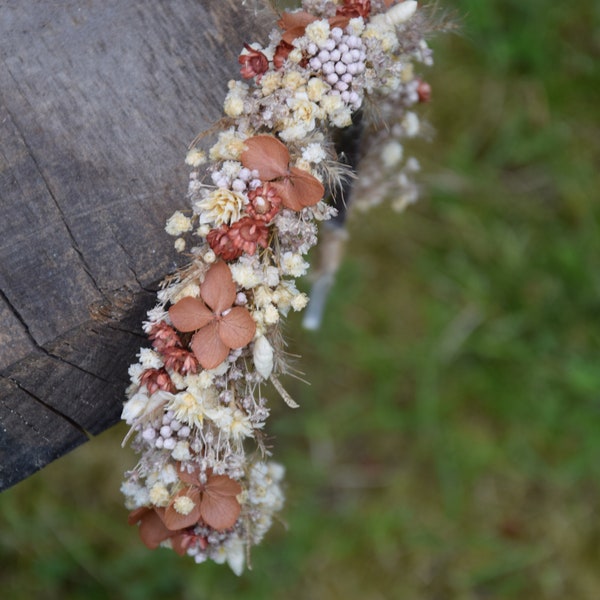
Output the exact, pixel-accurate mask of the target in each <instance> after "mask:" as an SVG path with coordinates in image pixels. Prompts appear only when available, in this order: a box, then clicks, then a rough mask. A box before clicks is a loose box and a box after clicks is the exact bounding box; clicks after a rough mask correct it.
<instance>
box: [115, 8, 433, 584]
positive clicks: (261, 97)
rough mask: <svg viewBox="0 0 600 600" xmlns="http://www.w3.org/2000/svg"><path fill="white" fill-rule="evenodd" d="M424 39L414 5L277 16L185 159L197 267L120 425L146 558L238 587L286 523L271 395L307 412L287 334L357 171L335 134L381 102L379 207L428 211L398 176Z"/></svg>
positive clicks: (424, 90)
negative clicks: (134, 457) (295, 395)
mask: <svg viewBox="0 0 600 600" xmlns="http://www.w3.org/2000/svg"><path fill="white" fill-rule="evenodd" d="M426 25H427V20H426V18H425V17H423V16H422V11H421V10H419V9H418V7H417V2H414V1H412V0H408V1H404V2H395V1H394V0H343V1H342V0H338V1H337V2H336V1H332V0H304V2H303V3H302V9H300V10H297V11H293V12H285V13H283V14H282V15H281V18H280V19H279V21H278V27H276V28H275V29H274V30H273V31H272V32H271V35H270V38H269V39H270V41H269V44H268V45H267V46H265V47H263V46H261V45H259V44H245V45H244V50H243V51H242V53H241V55H240V57H239V63H240V65H241V76H242V78H244V79H246V80H248V82H249V83H244V82H241V81H231V82H230V83H229V92H228V94H227V97H226V99H225V102H224V111H225V114H226V119H225V121H224V122H225V123H226V126H225V127H224V128H223V130H222V131H221V132H220V133H219V134H218V138H217V140H216V142H215V143H214V144H213V145H212V146H211V147H210V149H209V152H208V157H207V156H206V154H205V153H204V152H203V151H201V150H200V149H198V148H193V149H192V150H191V151H190V152H189V154H188V157H187V162H188V164H190V165H191V166H192V167H194V171H193V172H192V175H191V179H190V186H189V195H190V199H191V202H192V211H193V213H192V216H191V217H188V216H186V215H184V214H183V213H181V212H177V213H175V214H174V215H173V216H172V217H171V218H170V219H169V221H168V223H167V232H168V233H170V234H173V235H175V236H177V238H178V239H177V241H176V247H177V248H178V250H180V251H182V250H183V249H184V248H185V244H186V242H185V240H184V238H183V237H180V236H182V235H183V234H185V233H187V232H190V231H192V230H193V229H195V232H194V233H195V235H196V236H197V237H198V238H199V241H198V242H197V243H196V245H195V246H194V247H193V248H192V249H191V254H192V257H193V259H192V262H191V264H190V265H189V266H188V267H186V268H185V269H182V270H180V271H179V272H178V273H176V274H175V275H173V276H171V277H170V278H168V279H167V280H165V282H164V285H163V288H162V289H161V291H160V292H159V293H158V303H157V305H156V306H155V308H153V309H152V310H150V311H149V313H148V320H147V321H146V322H145V323H144V331H145V332H146V334H147V335H148V338H149V340H150V341H151V342H152V349H148V348H142V349H141V350H140V353H139V355H138V356H139V361H138V362H137V363H135V364H133V365H132V366H131V367H130V370H129V374H130V377H131V385H130V387H129V388H128V391H127V395H128V400H127V402H126V403H125V406H124V409H123V415H122V416H123V419H124V420H125V421H126V422H127V423H128V424H129V425H130V426H131V430H130V436H132V437H133V443H132V444H133V447H134V449H135V450H136V451H137V452H138V453H139V454H140V460H139V462H138V464H137V466H136V467H135V468H134V469H133V470H131V471H129V472H128V473H127V474H126V480H125V482H124V483H123V486H122V491H123V493H124V495H125V497H126V505H127V507H128V508H129V509H131V511H132V512H131V513H130V518H129V521H130V523H132V524H135V523H139V532H140V536H141V538H142V541H143V542H144V543H145V544H146V545H147V546H148V547H149V548H155V547H157V546H159V545H166V546H170V547H172V548H173V549H174V550H175V551H176V552H178V553H179V554H188V555H190V556H192V557H194V559H195V560H196V562H203V561H205V560H206V559H212V560H214V561H216V562H225V561H227V562H228V564H229V565H230V566H231V568H232V569H233V570H234V572H236V573H237V574H239V573H241V572H242V570H243V568H244V564H245V562H246V559H247V556H248V549H249V547H250V546H251V545H253V544H256V543H258V542H259V541H260V540H261V539H262V537H263V536H264V534H265V532H266V531H267V530H268V529H269V527H270V524H271V522H272V518H273V515H274V513H275V512H276V511H278V510H280V509H281V507H282V504H283V493H282V489H281V482H282V477H283V467H281V466H280V465H278V464H276V463H273V462H270V461H267V460H266V458H267V457H268V456H269V452H267V450H266V449H265V446H264V443H263V432H262V430H263V427H264V425H265V421H266V419H267V417H268V416H269V409H268V407H267V402H266V400H265V398H264V397H263V395H262V390H263V389H264V387H265V383H266V382H268V381H270V382H272V383H273V385H274V386H275V388H276V389H277V390H278V391H279V392H280V394H281V395H282V396H283V398H284V400H286V402H287V403H288V404H289V405H290V406H297V405H296V404H295V403H294V402H293V401H292V400H291V398H289V396H288V395H287V393H286V392H285V390H284V389H283V387H282V386H281V383H280V382H279V379H278V376H279V375H281V374H285V373H286V363H285V359H284V353H283V349H282V346H283V343H282V337H281V334H280V331H279V323H280V320H281V319H282V317H285V316H286V315H287V313H288V311H289V310H290V308H291V309H293V310H301V309H303V308H304V307H305V306H306V304H307V301H308V298H307V296H306V295H305V294H303V293H301V292H299V291H298V290H297V288H296V285H295V282H294V280H295V278H297V277H300V276H302V275H304V274H305V272H306V269H307V268H308V264H307V263H306V261H305V260H304V255H305V254H306V253H307V252H308V250H309V249H310V248H311V247H312V246H314V245H315V243H316V242H317V226H316V223H317V222H318V221H323V220H327V219H330V218H332V217H333V216H335V214H336V209H335V208H334V207H333V206H332V205H331V204H327V203H326V202H325V201H324V197H325V196H326V193H332V192H333V191H334V190H335V189H336V188H339V187H340V185H341V176H342V175H344V174H345V173H347V171H348V168H347V166H346V167H345V166H344V165H343V164H341V163H340V162H339V157H338V156H337V154H336V148H335V145H334V144H333V143H332V141H331V139H332V138H331V135H332V132H333V131H334V130H335V129H336V128H337V129H339V128H347V127H349V126H351V125H352V123H353V120H354V121H355V122H356V121H357V120H358V118H359V117H360V116H361V115H362V114H363V112H364V114H365V117H364V119H363V121H365V122H368V118H369V107H370V106H373V105H377V107H378V112H377V115H376V116H377V118H383V119H387V120H388V121H389V122H390V123H391V124H390V126H389V127H388V128H379V129H375V130H374V131H373V132H372V133H371V136H370V137H371V139H372V140H374V142H373V145H375V146H378V148H379V149H382V153H378V154H377V158H376V159H375V160H376V161H378V170H379V172H381V171H386V170H387V171H389V172H394V173H395V177H394V180H393V182H392V184H391V186H390V185H389V184H388V185H387V187H386V186H385V185H383V184H382V183H381V182H379V183H378V184H377V185H374V184H373V183H371V184H370V185H369V195H368V198H369V200H368V201H367V203H373V202H377V201H378V199H379V198H380V197H383V196H385V195H386V194H387V192H389V191H390V189H395V190H396V193H398V190H399V194H400V195H399V197H398V200H397V201H396V204H397V206H399V207H404V206H405V205H406V204H408V203H410V202H412V201H414V199H415V198H416V191H415V187H414V184H413V183H412V182H411V180H410V177H409V175H410V173H411V172H412V171H415V170H416V168H417V165H416V161H414V159H408V160H406V162H405V163H404V164H402V158H403V153H402V145H401V143H400V141H399V140H400V139H401V138H404V137H412V136H414V135H416V133H417V132H418V129H419V121H418V118H417V117H416V115H415V113H413V112H412V111H410V110H409V108H410V107H411V106H412V105H414V104H416V103H418V102H419V101H423V100H425V99H426V98H425V96H426V95H427V94H428V93H429V91H428V87H427V86H426V84H424V83H423V82H421V81H420V80H419V79H418V78H417V77H416V76H415V75H414V72H413V63H414V62H421V63H425V64H430V63H431V54H430V51H429V49H428V47H427V44H426V43H425V41H424V39H423V36H424V33H425V31H426ZM368 159H369V155H368V154H367V156H366V157H365V160H366V161H367V164H368ZM371 160H373V159H371ZM200 167H203V174H202V175H201V172H200ZM368 179H369V177H368V173H367V175H366V176H365V177H361V178H359V180H358V181H357V184H356V186H355V187H358V188H359V189H360V185H361V182H362V184H363V185H366V184H367V183H368ZM387 179H389V177H388V178H387ZM381 180H382V181H385V180H386V177H381ZM378 187H379V189H377V188H378ZM355 195H356V194H355ZM353 203H354V204H360V199H359V198H358V196H357V198H356V199H354V201H353ZM363 203H364V202H363ZM128 437H129V436H128Z"/></svg>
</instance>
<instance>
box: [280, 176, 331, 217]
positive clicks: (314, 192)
mask: <svg viewBox="0 0 600 600" xmlns="http://www.w3.org/2000/svg"><path fill="white" fill-rule="evenodd" d="M270 185H271V186H272V187H274V188H275V189H276V191H277V195H278V196H279V197H280V198H281V201H282V202H283V205H284V206H286V207H287V208H290V209H292V210H302V209H303V208H304V207H305V206H313V205H315V204H316V203H317V202H318V201H319V200H321V198H323V196H324V195H325V188H324V187H323V184H322V183H321V182H320V181H319V180H318V179H317V178H316V177H313V176H312V175H311V174H310V173H307V172H306V171H303V170H302V169H297V168H296V167H292V168H291V169H290V176H289V177H286V178H284V179H282V180H281V181H273V182H272V183H271V184H270Z"/></svg>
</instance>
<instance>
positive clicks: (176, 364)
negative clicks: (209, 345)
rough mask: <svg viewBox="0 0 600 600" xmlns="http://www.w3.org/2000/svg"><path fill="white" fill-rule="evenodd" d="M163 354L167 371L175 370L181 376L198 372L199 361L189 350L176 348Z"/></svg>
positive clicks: (168, 349) (169, 349)
mask: <svg viewBox="0 0 600 600" xmlns="http://www.w3.org/2000/svg"><path fill="white" fill-rule="evenodd" d="M162 354H163V358H164V363H165V367H166V368H167V369H173V371H177V373H180V374H181V375H185V374H186V373H197V372H198V360H197V359H196V357H195V356H194V355H193V354H192V353H191V352H189V351H188V350H185V349H184V348H174V347H172V348H165V350H164V351H163V353H162Z"/></svg>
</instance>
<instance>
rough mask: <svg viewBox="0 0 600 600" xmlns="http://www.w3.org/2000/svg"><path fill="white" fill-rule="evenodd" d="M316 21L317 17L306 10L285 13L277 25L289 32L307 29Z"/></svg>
mask: <svg viewBox="0 0 600 600" xmlns="http://www.w3.org/2000/svg"><path fill="white" fill-rule="evenodd" d="M316 20H317V17H315V15H311V14H310V13H309V12H307V11H305V10H298V11H296V12H284V13H283V14H282V15H281V19H279V21H277V25H279V27H281V29H285V30H286V31H287V30H289V29H293V28H294V27H306V26H307V25H310V24H311V23H312V22H314V21H316Z"/></svg>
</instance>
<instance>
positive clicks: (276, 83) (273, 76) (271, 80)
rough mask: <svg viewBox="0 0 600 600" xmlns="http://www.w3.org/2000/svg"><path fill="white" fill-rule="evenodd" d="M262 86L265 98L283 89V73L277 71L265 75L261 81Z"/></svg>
mask: <svg viewBox="0 0 600 600" xmlns="http://www.w3.org/2000/svg"><path fill="white" fill-rule="evenodd" d="M260 86H261V91H262V94H263V96H270V95H271V94H272V93H273V92H274V91H275V90H278V89H279V88H280V87H281V73H278V72H276V71H269V72H268V73H265V75H264V76H263V78H262V79H261V80H260Z"/></svg>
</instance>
